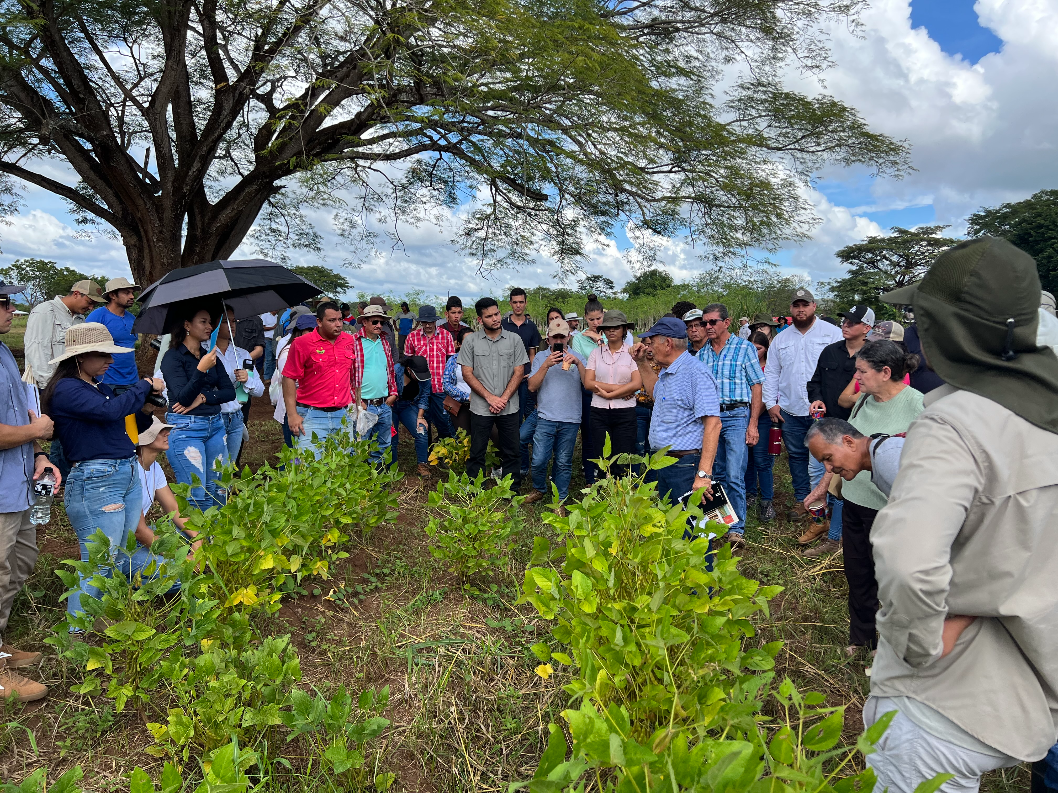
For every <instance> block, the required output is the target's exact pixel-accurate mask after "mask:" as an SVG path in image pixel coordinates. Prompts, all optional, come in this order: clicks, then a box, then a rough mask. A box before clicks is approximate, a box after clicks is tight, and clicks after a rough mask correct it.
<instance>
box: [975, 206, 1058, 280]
mask: <svg viewBox="0 0 1058 793" xmlns="http://www.w3.org/2000/svg"><path fill="white" fill-rule="evenodd" d="M968 231H969V233H970V235H971V236H974V237H979V236H981V235H983V234H989V235H991V236H993V237H1002V238H1003V239H1005V240H1009V241H1010V242H1011V243H1013V244H1014V245H1017V246H1018V247H1019V248H1021V249H1022V250H1023V251H1025V252H1026V253H1028V254H1029V255H1030V256H1032V257H1033V258H1034V259H1035V260H1036V269H1037V270H1038V271H1039V273H1040V282H1041V284H1042V285H1043V288H1044V289H1046V290H1047V291H1048V292H1050V293H1051V294H1058V190H1040V191H1039V192H1038V193H1034V194H1033V195H1032V196H1031V197H1030V198H1026V199H1025V200H1024V201H1016V202H1014V203H1010V204H1001V205H1000V206H998V207H991V208H989V207H984V208H982V209H981V210H979V211H977V212H975V213H974V214H972V215H970V217H969V219H968Z"/></svg>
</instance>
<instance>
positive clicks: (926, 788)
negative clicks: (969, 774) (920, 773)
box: [915, 774, 955, 793]
mask: <svg viewBox="0 0 1058 793" xmlns="http://www.w3.org/2000/svg"><path fill="white" fill-rule="evenodd" d="M949 779H955V774H937V775H936V776H935V777H933V779H927V780H926V781H925V782H920V783H919V784H918V786H917V787H916V788H915V793H936V791H938V790H940V786H941V785H943V784H944V783H945V782H947V781H948V780H949Z"/></svg>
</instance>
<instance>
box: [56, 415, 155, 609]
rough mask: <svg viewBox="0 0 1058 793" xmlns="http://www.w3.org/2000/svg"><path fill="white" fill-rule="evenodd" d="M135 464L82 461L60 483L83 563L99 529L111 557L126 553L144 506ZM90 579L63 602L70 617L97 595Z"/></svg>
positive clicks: (107, 573) (108, 572)
mask: <svg viewBox="0 0 1058 793" xmlns="http://www.w3.org/2000/svg"><path fill="white" fill-rule="evenodd" d="M169 423H171V422H169ZM136 465H137V462H136V458H135V457H129V458H127V459H125V460H85V461H83V462H79V463H75V464H74V466H73V467H72V468H71V469H70V476H69V477H68V478H67V479H66V481H65V482H64V483H63V485H64V486H65V488H66V495H65V497H64V503H65V505H66V515H67V517H68V518H69V519H70V525H71V526H73V529H74V531H75V532H77V540H78V542H79V544H80V546H81V561H82V562H87V561H88V540H89V538H90V537H91V536H92V535H93V534H95V533H96V531H100V530H102V532H103V534H105V535H106V537H107V541H108V542H109V544H110V558H111V560H116V559H120V557H121V556H126V554H125V551H124V548H125V543H126V542H127V541H128V539H129V535H130V534H134V533H135V532H136V524H137V523H139V521H140V511H141V510H142V508H143V499H142V495H141V487H140V475H139V472H138V471H137V470H136ZM99 573H100V574H101V575H103V576H104V577H105V578H110V576H111V575H112V574H113V568H112V567H109V566H108V567H100V568H99ZM90 580H91V579H87V578H82V579H81V587H80V589H77V590H75V591H74V592H73V593H72V594H71V595H70V598H69V600H67V601H66V611H67V613H69V614H70V615H71V616H73V615H76V614H80V613H81V611H82V609H81V598H82V597H83V596H85V595H87V596H88V597H93V598H98V597H99V590H98V589H97V588H96V587H94V586H92V585H91V583H89V582H90Z"/></svg>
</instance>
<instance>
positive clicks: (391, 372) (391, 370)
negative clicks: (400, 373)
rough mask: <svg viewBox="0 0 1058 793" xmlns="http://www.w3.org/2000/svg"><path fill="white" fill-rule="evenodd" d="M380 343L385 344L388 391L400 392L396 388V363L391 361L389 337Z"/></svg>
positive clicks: (391, 349)
mask: <svg viewBox="0 0 1058 793" xmlns="http://www.w3.org/2000/svg"><path fill="white" fill-rule="evenodd" d="M391 330H392V329H391ZM382 343H383V344H385V345H386V346H385V350H386V374H387V375H388V376H389V379H388V381H387V385H388V386H389V393H390V394H400V389H399V388H397V371H396V366H397V364H395V363H394V362H393V345H392V344H390V343H389V339H384V340H383V341H382Z"/></svg>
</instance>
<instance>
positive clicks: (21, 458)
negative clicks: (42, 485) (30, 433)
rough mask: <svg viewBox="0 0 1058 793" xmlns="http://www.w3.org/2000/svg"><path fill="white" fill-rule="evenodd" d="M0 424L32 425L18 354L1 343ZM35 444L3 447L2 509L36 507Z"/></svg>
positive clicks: (0, 468)
mask: <svg viewBox="0 0 1058 793" xmlns="http://www.w3.org/2000/svg"><path fill="white" fill-rule="evenodd" d="M0 424H7V425H9V426H12V427H24V426H26V425H27V424H29V402H28V401H27V400H26V384H25V383H23V382H22V375H21V374H20V373H19V371H18V364H17V363H16V362H15V356H14V355H12V354H11V350H10V349H8V346H7V345H6V344H3V343H2V342H0ZM32 479H33V444H32V443H23V444H22V445H21V446H14V447H12V448H10V449H2V450H0V512H4V513H6V512H22V511H24V510H27V509H29V508H30V507H31V506H33V496H32V485H31V484H30V482H31V481H32Z"/></svg>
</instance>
